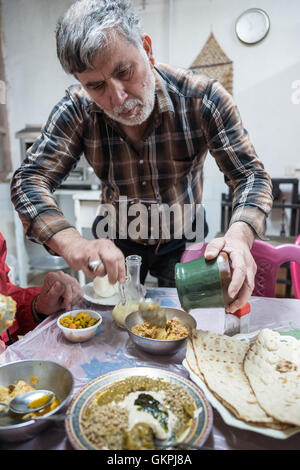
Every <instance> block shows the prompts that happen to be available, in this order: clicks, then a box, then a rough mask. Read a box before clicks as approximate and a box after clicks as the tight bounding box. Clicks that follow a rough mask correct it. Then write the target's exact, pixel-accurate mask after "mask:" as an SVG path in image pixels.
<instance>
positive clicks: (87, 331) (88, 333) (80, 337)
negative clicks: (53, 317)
mask: <svg viewBox="0 0 300 470" xmlns="http://www.w3.org/2000/svg"><path fill="white" fill-rule="evenodd" d="M80 312H87V313H88V314H89V315H90V316H91V317H92V318H98V319H99V321H98V322H97V323H96V324H95V325H93V326H89V327H88V328H80V329H78V330H77V329H74V330H73V329H72V328H66V327H65V326H63V325H61V324H60V319H61V318H63V317H66V316H68V315H70V314H71V315H73V317H76V315H77V313H80ZM56 323H57V326H58V328H60V329H61V331H62V332H63V335H64V337H65V338H67V339H68V340H69V341H72V343H82V342H83V341H88V340H89V339H91V338H92V337H93V336H95V334H96V331H97V328H98V326H99V325H101V323H102V317H101V315H100V314H99V313H98V312H95V310H86V309H80V310H70V311H69V312H65V313H63V314H62V315H60V316H59V317H58V319H57V322H56Z"/></svg>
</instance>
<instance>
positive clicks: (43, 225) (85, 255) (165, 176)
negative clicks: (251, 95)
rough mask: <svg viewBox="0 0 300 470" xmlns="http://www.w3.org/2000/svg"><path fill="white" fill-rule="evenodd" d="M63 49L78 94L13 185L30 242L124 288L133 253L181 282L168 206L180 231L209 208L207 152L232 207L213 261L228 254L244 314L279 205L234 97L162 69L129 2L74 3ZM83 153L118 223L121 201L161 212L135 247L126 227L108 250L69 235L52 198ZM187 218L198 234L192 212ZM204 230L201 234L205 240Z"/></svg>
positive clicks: (63, 26)
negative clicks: (254, 252) (257, 257)
mask: <svg viewBox="0 0 300 470" xmlns="http://www.w3.org/2000/svg"><path fill="white" fill-rule="evenodd" d="M56 39H57V54H58V58H59V60H60V62H61V65H62V67H63V68H64V70H65V71H66V72H67V73H70V74H73V75H74V76H75V77H76V79H77V80H78V81H79V84H78V85H74V86H71V87H70V88H69V89H68V90H67V93H66V96H65V97H64V98H63V99H62V100H61V101H60V102H59V103H58V104H57V105H56V106H55V107H54V109H53V111H52V112H51V114H50V116H49V119H48V121H47V123H46V125H45V126H44V127H43V129H42V132H41V136H40V137H39V138H38V139H37V141H36V142H35V143H34V144H33V146H32V147H31V148H30V149H29V150H28V157H27V159H26V160H25V161H24V163H23V164H22V166H21V167H20V168H19V169H18V170H17V171H16V173H15V175H14V178H13V181H12V201H13V203H14V205H15V207H16V210H17V211H18V212H19V214H20V217H21V219H22V221H23V225H24V228H25V230H26V233H27V236H28V237H29V238H30V239H32V240H34V241H36V242H38V243H42V244H44V245H45V246H46V247H47V248H48V249H50V251H51V252H52V253H57V254H59V255H60V256H62V257H63V258H64V259H65V260H66V261H67V262H68V263H69V265H70V266H71V267H72V268H73V269H82V270H83V271H84V272H85V274H87V275H89V276H91V275H94V276H95V275H98V276H103V275H104V274H105V273H107V274H108V277H109V280H110V282H112V283H113V282H115V281H117V280H119V281H120V282H123V281H124V280H125V266H124V255H123V253H124V254H125V255H127V254H132V253H136V254H141V255H142V257H143V265H144V266H146V269H150V272H151V273H154V274H155V275H157V276H158V277H159V278H161V280H162V281H168V280H169V281H170V282H171V281H172V280H173V282H174V264H175V262H177V261H178V260H179V259H180V256H181V253H182V252H183V250H184V248H185V242H186V239H187V238H186V237H185V236H184V234H183V236H181V237H178V236H177V233H176V236H175V229H174V230H173V232H172V230H171V229H170V234H168V233H167V235H166V232H165V231H164V230H163V229H162V226H163V221H162V214H161V211H160V208H161V207H162V206H164V207H166V206H167V207H171V206H174V205H175V206H176V207H179V208H181V209H182V210H181V212H180V214H179V215H178V214H177V215H175V217H174V218H175V220H174V222H173V225H176V224H177V225H180V224H179V218H180V217H183V214H184V207H190V208H194V207H195V206H197V207H198V206H200V205H201V198H202V187H203V184H202V169H203V164H204V161H205V157H206V155H207V153H208V151H209V152H210V154H211V155H212V156H213V157H214V158H215V160H216V163H217V165H218V167H219V169H220V170H221V171H222V172H223V173H224V177H225V181H226V182H227V184H228V185H229V186H230V187H231V188H232V189H233V194H234V200H233V215H232V219H231V223H230V227H229V229H228V231H227V232H226V234H225V235H224V237H222V238H217V239H213V240H211V242H210V243H209V244H208V246H207V249H206V253H205V256H206V258H208V259H209V258H214V257H216V256H217V254H218V253H219V252H220V251H221V250H224V251H226V252H227V253H228V254H229V256H230V259H231V264H232V268H233V276H232V282H231V285H230V286H229V294H230V296H231V297H232V298H234V297H236V300H235V301H234V302H233V303H232V304H231V307H230V310H231V311H235V310H236V309H237V308H239V307H240V306H241V305H243V304H244V303H245V302H246V301H247V300H248V298H249V297H250V295H251V292H252V289H253V286H254V276H255V272H256V265H255V262H254V260H253V258H252V256H251V253H250V249H251V246H252V243H253V240H254V238H255V236H256V235H257V236H259V237H260V236H262V235H263V233H264V230H265V222H266V217H267V215H268V213H269V211H270V209H271V204H272V195H271V183H270V178H269V176H268V175H267V173H266V172H265V170H264V167H263V164H262V163H261V162H260V161H259V159H258V157H257V155H256V153H255V150H254V148H253V146H252V144H251V142H250V140H249V137H248V134H247V132H246V131H245V129H244V128H243V126H242V122H241V118H240V115H239V113H238V110H237V108H236V106H235V104H234V103H233V101H232V97H231V96H230V95H229V94H228V93H227V92H226V91H225V90H224V88H223V87H222V86H221V85H220V84H219V83H218V82H217V81H215V80H211V79H209V78H207V77H205V76H203V75H198V74H194V73H192V72H191V71H187V70H183V69H181V68H176V67H172V66H169V65H163V64H156V63H155V60H154V56H153V52H152V44H151V39H150V37H149V36H147V35H146V34H142V32H141V29H140V23H139V18H138V17H137V16H136V15H135V13H134V12H133V10H132V9H131V7H130V5H129V2H128V1H126V0H79V1H77V2H75V3H74V4H73V5H71V7H70V8H69V10H68V11H67V12H66V14H65V15H64V17H63V18H62V19H61V20H60V21H59V24H58V27H57V32H56ZM82 153H84V155H85V157H86V158H87V160H88V162H89V163H90V165H91V166H92V167H93V168H94V170H95V173H96V174H97V176H98V177H99V178H100V179H101V182H102V201H101V202H102V204H104V203H105V204H106V205H107V207H108V205H109V204H111V205H112V206H113V207H114V208H116V214H117V216H116V219H117V220H119V221H120V219H119V218H118V214H119V213H120V211H121V209H120V207H121V203H122V202H123V201H124V199H125V202H126V204H127V206H126V207H127V209H128V214H129V212H130V204H131V203H136V202H138V203H141V204H142V205H143V204H144V205H145V206H146V207H147V208H148V210H149V214H150V213H151V215H152V209H153V207H158V211H157V212H156V214H158V218H156V219H155V217H153V218H152V219H151V221H153V219H155V220H154V222H155V221H156V224H155V223H154V224H153V225H155V226H154V227H151V230H150V228H149V227H148V232H147V233H146V234H145V233H144V234H140V236H139V237H135V236H134V234H133V235H131V233H130V230H129V229H130V227H129V222H127V223H128V227H124V224H123V223H120V222H119V225H118V224H117V228H116V230H115V231H112V236H111V237H110V238H111V240H109V239H107V238H104V237H103V236H102V235H103V230H102V231H101V230H98V231H97V228H96V229H95V233H96V234H97V236H98V237H99V238H98V239H96V240H85V239H84V238H82V237H81V236H80V234H79V233H78V232H77V231H76V230H75V229H74V228H73V227H72V226H71V224H70V223H69V222H68V220H67V219H66V218H65V216H64V215H63V214H62V212H61V211H60V210H59V208H58V207H57V205H56V203H55V200H54V198H53V195H52V194H53V192H54V191H55V189H56V188H57V187H58V186H59V185H60V184H61V182H62V181H63V179H64V178H65V177H66V176H67V175H68V173H69V172H70V170H71V169H72V168H73V167H74V165H76V162H77V161H78V159H79V157H80V155H81V154H82ZM107 210H108V211H109V209H107ZM154 213H155V211H153V214H154ZM191 214H192V215H191ZM190 217H191V219H193V220H192V222H193V223H194V226H195V221H196V222H197V220H196V212H193V211H192V209H191V211H190ZM100 219H101V218H100ZM130 220H131V219H130ZM100 222H101V220H100ZM144 222H145V218H144V219H142V223H140V227H139V228H140V229H141V231H142V230H143V229H144V225H145V224H144ZM175 222H176V224H175ZM171 225H172V223H170V226H171ZM196 225H197V224H196ZM199 225H200V223H199V221H198V227H196V229H195V233H197V230H198V231H199V230H202V228H201V227H200V228H199ZM98 228H99V227H98ZM126 228H127V229H128V230H127V232H126V234H125V235H124V230H125V229H126ZM153 228H154V231H155V230H156V236H153V234H152V229H153ZM173 228H174V227H173ZM157 229H158V230H157ZM125 231H126V230H125ZM171 232H172V233H171ZM99 233H100V235H99ZM147 234H148V235H147ZM97 260H101V261H102V264H101V265H100V267H98V268H97V270H96V271H95V272H94V273H91V271H90V269H89V262H91V261H97ZM144 274H145V273H144ZM162 285H166V284H162ZM169 285H170V284H169Z"/></svg>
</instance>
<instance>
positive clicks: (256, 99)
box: [135, 0, 300, 237]
mask: <svg viewBox="0 0 300 470" xmlns="http://www.w3.org/2000/svg"><path fill="white" fill-rule="evenodd" d="M135 4H136V5H137V6H139V11H140V13H141V16H142V19H143V27H144V31H145V32H147V33H148V34H149V35H150V36H151V38H152V41H153V48H154V53H155V57H156V60H157V61H160V62H169V63H172V64H174V65H178V66H183V67H189V66H190V65H191V63H192V62H193V60H194V59H195V58H196V56H197V55H198V53H199V52H200V50H201V49H202V47H203V45H204V44H205V41H206V40H207V38H208V36H209V34H210V32H211V31H212V32H213V33H214V35H215V37H216V39H217V41H218V42H219V44H220V45H221V47H222V48H223V50H224V51H225V53H226V54H227V55H228V56H229V58H230V59H231V60H232V61H233V63H234V99H235V101H236V103H237V105H238V107H239V109H240V112H241V116H242V119H243V123H244V126H245V127H246V129H247V130H248V132H249V134H250V137H251V140H252V142H253V144H254V147H255V149H256V151H257V153H258V155H259V157H260V158H261V160H262V161H263V163H264V165H265V168H266V170H267V171H268V172H269V173H270V175H271V176H272V177H274V178H276V177H277V178H280V177H284V176H289V177H290V176H291V175H290V174H288V173H287V172H286V167H288V166H291V167H293V166H294V167H297V168H300V140H299V138H298V135H299V126H300V103H299V104H293V103H292V93H293V92H294V90H293V89H292V84H293V82H294V81H295V80H300V53H299V51H300V2H299V0H287V1H286V2H284V1H282V0H260V1H259V2H258V3H257V2H256V3H255V2H254V3H253V0H226V1H225V0H165V1H159V0H151V1H150V0H149V1H146V8H145V9H143V8H141V5H142V2H141V0H136V1H135ZM254 6H257V7H259V8H262V9H263V10H265V11H266V12H267V13H268V15H269V17H270V23H271V27H270V32H269V34H268V36H267V37H266V38H265V39H264V40H263V41H262V42H261V43H259V44H257V45H253V46H246V45H244V44H243V43H241V42H240V41H239V39H238V38H237V36H236V34H235V21H236V19H237V18H238V16H239V15H240V14H241V13H242V12H243V11H245V10H246V9H248V8H253V7H254ZM168 7H171V8H170V9H169V8H168ZM169 13H171V15H170V16H171V22H170V24H169ZM158 17H161V18H163V20H160V21H157V20H156V18H158ZM169 37H171V46H170V48H168V46H167V45H168V40H169ZM298 101H300V100H298ZM204 172H205V187H204V199H203V202H204V204H205V206H206V208H207V214H208V222H209V226H210V234H209V237H212V236H214V234H215V233H216V232H218V231H219V230H220V199H221V193H222V192H224V191H226V185H225V184H224V182H223V176H222V174H221V173H220V172H219V171H218V170H217V168H216V165H215V162H214V161H213V158H211V157H208V158H207V160H206V163H205V167H204ZM294 177H298V178H299V177H300V174H299V173H296V175H294ZM287 215H288V214H287ZM279 219H280V212H279V211H278V213H277V211H276V213H274V215H273V217H272V218H270V219H269V221H268V230H269V233H272V232H273V233H278V227H279V225H280V221H279Z"/></svg>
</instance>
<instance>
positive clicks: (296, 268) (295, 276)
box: [291, 235, 300, 299]
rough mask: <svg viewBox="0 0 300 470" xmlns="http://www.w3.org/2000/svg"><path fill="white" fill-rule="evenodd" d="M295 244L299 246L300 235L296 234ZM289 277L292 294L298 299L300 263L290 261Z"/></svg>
mask: <svg viewBox="0 0 300 470" xmlns="http://www.w3.org/2000/svg"><path fill="white" fill-rule="evenodd" d="M295 244H296V245H298V246H300V235H298V237H297V239H296V241H295ZM291 278H292V283H293V289H294V295H295V298H296V299H300V264H299V262H298V263H295V262H294V261H292V262H291Z"/></svg>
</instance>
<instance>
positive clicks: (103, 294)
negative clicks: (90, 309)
mask: <svg viewBox="0 0 300 470" xmlns="http://www.w3.org/2000/svg"><path fill="white" fill-rule="evenodd" d="M142 289H143V292H144V295H145V294H146V287H145V286H142ZM82 290H83V297H84V298H85V299H86V300H88V301H89V302H91V303H93V304H98V305H107V306H109V307H114V306H115V305H117V304H118V303H119V302H120V300H121V297H120V294H119V283H118V282H117V283H116V284H111V283H110V282H109V280H108V276H107V274H106V275H105V276H104V277H98V276H97V277H95V279H94V280H93V282H90V283H88V284H85V285H84V286H83V288H82Z"/></svg>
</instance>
